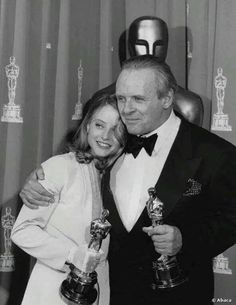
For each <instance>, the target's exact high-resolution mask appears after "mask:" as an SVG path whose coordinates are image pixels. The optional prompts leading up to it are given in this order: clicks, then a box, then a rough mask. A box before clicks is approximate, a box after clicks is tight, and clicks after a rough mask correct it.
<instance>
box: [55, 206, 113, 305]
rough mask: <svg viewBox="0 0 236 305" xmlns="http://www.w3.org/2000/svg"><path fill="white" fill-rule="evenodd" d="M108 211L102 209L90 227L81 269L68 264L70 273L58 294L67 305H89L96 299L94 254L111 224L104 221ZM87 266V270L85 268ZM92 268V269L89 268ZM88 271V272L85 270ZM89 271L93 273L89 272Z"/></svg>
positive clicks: (96, 252)
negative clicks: (88, 240)
mask: <svg viewBox="0 0 236 305" xmlns="http://www.w3.org/2000/svg"><path fill="white" fill-rule="evenodd" d="M108 215H109V211H108V210H106V209H104V210H103V212H102V216H101V218H97V219H94V220H93V221H92V222H91V225H90V236H91V240H90V242H89V245H88V249H87V251H86V253H85V257H84V263H83V267H82V268H81V269H83V270H80V269H78V268H77V267H75V266H74V265H73V264H70V270H71V271H70V273H69V275H68V277H67V279H66V280H64V281H63V282H62V284H61V288H60V293H61V296H62V298H63V299H64V300H65V301H66V303H67V304H81V305H90V304H92V303H94V302H95V300H96V298H97V294H98V293H97V290H96V289H95V287H94V286H95V284H96V283H97V272H96V271H95V268H96V266H97V264H96V254H98V253H99V250H100V248H101V245H102V240H103V239H105V238H106V236H107V235H108V233H109V231H110V229H111V224H110V223H109V222H108V221H107V220H106V218H107V217H108ZM88 266H89V268H87V267H88ZM93 266H94V268H93ZM91 267H92V268H91ZM86 269H87V270H88V269H89V272H88V271H87V270H86ZM91 269H93V271H92V272H91Z"/></svg>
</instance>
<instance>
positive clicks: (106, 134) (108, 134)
mask: <svg viewBox="0 0 236 305" xmlns="http://www.w3.org/2000/svg"><path fill="white" fill-rule="evenodd" d="M109 136H110V130H108V129H104V130H103V132H102V138H103V139H104V140H106V139H108V138H109Z"/></svg>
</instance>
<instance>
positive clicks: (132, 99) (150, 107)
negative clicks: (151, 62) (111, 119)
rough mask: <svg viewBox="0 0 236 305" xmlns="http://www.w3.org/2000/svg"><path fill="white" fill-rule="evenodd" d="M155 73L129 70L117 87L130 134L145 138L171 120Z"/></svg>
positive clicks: (123, 72)
mask: <svg viewBox="0 0 236 305" xmlns="http://www.w3.org/2000/svg"><path fill="white" fill-rule="evenodd" d="M156 90H157V83H156V77H155V73H154V71H153V70H152V69H148V68H145V69H138V70H134V69H125V70H123V71H121V73H120V75H119V77H118V79H117V83H116V96H117V101H118V108H119V111H120V115H121V118H122V121H123V122H124V124H125V125H126V127H127V129H128V132H129V133H130V134H135V135H144V134H147V133H149V132H151V131H153V130H155V129H156V128H157V127H159V126H160V125H162V124H163V122H164V121H165V120H166V119H167V117H168V116H169V112H168V114H167V111H166V106H165V102H164V99H158V97H157V91H156Z"/></svg>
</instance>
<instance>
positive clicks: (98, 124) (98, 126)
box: [95, 123, 103, 128]
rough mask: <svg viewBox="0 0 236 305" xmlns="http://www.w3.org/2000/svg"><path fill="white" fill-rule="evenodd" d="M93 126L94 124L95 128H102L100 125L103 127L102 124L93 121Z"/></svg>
mask: <svg viewBox="0 0 236 305" xmlns="http://www.w3.org/2000/svg"><path fill="white" fill-rule="evenodd" d="M95 126H96V127H97V128H102V127H103V126H102V124H100V123H95Z"/></svg>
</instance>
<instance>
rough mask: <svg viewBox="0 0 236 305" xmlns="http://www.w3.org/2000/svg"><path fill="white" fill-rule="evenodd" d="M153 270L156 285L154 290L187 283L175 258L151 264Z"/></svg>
mask: <svg viewBox="0 0 236 305" xmlns="http://www.w3.org/2000/svg"><path fill="white" fill-rule="evenodd" d="M153 269H154V270H155V277H156V284H154V287H153V288H154V289H155V288H161V289H165V288H173V287H176V286H179V285H181V284H183V283H184V282H186V281H187V278H186V277H185V276H184V274H183V271H182V270H181V268H180V266H179V264H178V262H177V260H176V257H175V256H172V257H167V258H166V257H165V259H164V260H157V261H156V262H154V263H153Z"/></svg>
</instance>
